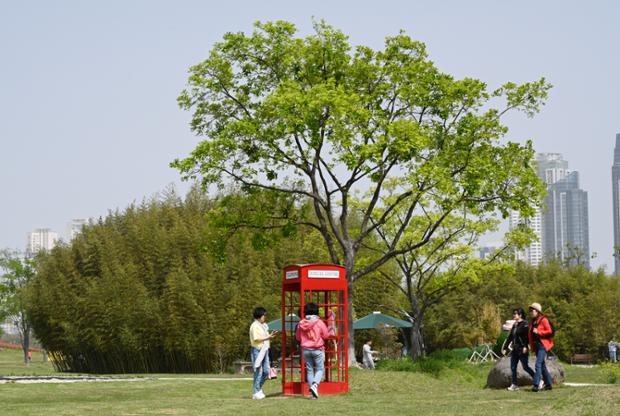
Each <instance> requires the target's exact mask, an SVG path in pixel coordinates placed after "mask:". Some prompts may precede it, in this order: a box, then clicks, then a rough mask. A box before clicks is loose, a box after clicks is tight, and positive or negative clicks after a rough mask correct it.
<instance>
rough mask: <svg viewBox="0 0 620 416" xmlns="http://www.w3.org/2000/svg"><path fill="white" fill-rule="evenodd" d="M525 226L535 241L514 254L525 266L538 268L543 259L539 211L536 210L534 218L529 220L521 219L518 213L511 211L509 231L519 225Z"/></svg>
mask: <svg viewBox="0 0 620 416" xmlns="http://www.w3.org/2000/svg"><path fill="white" fill-rule="evenodd" d="M524 223H525V225H527V226H528V227H529V228H531V230H532V231H533V232H534V235H535V236H536V238H537V241H534V242H532V244H530V245H529V246H528V247H525V248H524V249H523V250H520V251H518V252H517V253H516V257H517V259H518V260H523V261H524V262H525V263H527V264H531V265H532V266H538V265H539V264H540V263H541V262H542V259H543V249H542V224H541V223H542V219H541V212H540V210H536V213H535V214H534V216H532V217H531V218H529V219H523V218H521V216H520V215H519V213H518V212H516V211H512V212H511V213H510V218H509V224H508V225H509V227H510V229H513V228H515V227H516V226H517V225H519V224H524Z"/></svg>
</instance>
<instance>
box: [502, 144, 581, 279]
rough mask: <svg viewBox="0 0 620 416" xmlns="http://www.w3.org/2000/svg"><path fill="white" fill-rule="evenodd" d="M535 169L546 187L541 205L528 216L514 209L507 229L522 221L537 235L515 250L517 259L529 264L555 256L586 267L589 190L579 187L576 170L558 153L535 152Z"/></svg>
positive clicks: (566, 262) (554, 257) (538, 262)
mask: <svg viewBox="0 0 620 416" xmlns="http://www.w3.org/2000/svg"><path fill="white" fill-rule="evenodd" d="M536 170H537V174H538V176H539V177H540V179H541V180H542V181H543V183H544V184H545V185H546V187H547V195H546V197H545V199H544V200H543V204H542V207H541V208H539V209H537V210H536V213H535V214H534V215H533V216H532V218H530V219H528V220H525V219H523V218H521V217H520V216H519V214H518V213H517V212H512V213H511V215H510V221H509V228H510V229H512V228H514V227H516V226H517V225H518V224H522V223H525V224H526V225H527V226H528V227H530V228H531V229H532V231H533V233H534V235H535V236H536V239H537V241H534V242H533V243H532V244H531V245H530V246H528V247H526V248H525V249H523V250H520V251H518V252H517V253H516V257H517V259H519V260H523V261H524V262H526V263H528V264H531V265H532V266H537V265H538V264H540V263H541V262H542V261H544V260H550V259H558V260H560V261H561V262H563V263H565V264H576V263H580V264H584V265H586V266H588V267H589V265H590V244H589V241H590V240H589V218H588V217H589V216H588V194H587V192H586V191H584V190H582V189H581V188H580V187H579V173H578V172H577V171H571V170H570V169H569V167H568V161H567V160H565V159H564V158H563V157H562V154H561V153H537V154H536Z"/></svg>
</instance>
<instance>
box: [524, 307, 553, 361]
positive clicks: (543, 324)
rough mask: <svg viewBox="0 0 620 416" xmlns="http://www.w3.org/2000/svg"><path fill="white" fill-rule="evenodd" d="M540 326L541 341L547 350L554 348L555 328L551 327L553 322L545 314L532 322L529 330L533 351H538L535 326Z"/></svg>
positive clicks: (539, 335)
mask: <svg viewBox="0 0 620 416" xmlns="http://www.w3.org/2000/svg"><path fill="white" fill-rule="evenodd" d="M535 327H536V328H538V338H540V343H541V344H542V346H543V348H544V349H545V351H547V352H549V350H551V348H553V338H551V333H552V332H553V330H552V329H551V324H550V323H549V319H547V317H546V316H545V315H542V314H541V315H540V316H538V318H536V319H535V320H533V321H532V322H530V328H529V330H528V334H527V335H528V338H529V339H530V349H531V350H532V351H536V345H535V344H536V341H535V335H536V334H534V332H532V331H533V330H534V328H535Z"/></svg>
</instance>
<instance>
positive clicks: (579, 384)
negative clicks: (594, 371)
mask: <svg viewBox="0 0 620 416" xmlns="http://www.w3.org/2000/svg"><path fill="white" fill-rule="evenodd" d="M563 385H565V386H568V387H618V385H616V384H594V383H563Z"/></svg>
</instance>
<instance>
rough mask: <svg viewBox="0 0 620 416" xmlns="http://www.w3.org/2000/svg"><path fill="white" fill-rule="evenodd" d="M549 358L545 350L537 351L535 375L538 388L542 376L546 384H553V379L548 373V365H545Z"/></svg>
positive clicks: (539, 349)
mask: <svg viewBox="0 0 620 416" xmlns="http://www.w3.org/2000/svg"><path fill="white" fill-rule="evenodd" d="M546 358H547V351H545V349H544V348H542V347H541V348H538V350H536V366H535V367H534V368H535V369H536V374H534V387H538V383H540V379H541V376H542V378H543V380H545V384H546V385H548V386H551V385H552V384H553V380H552V379H551V374H549V371H547V364H546V363H545V359H546Z"/></svg>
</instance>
